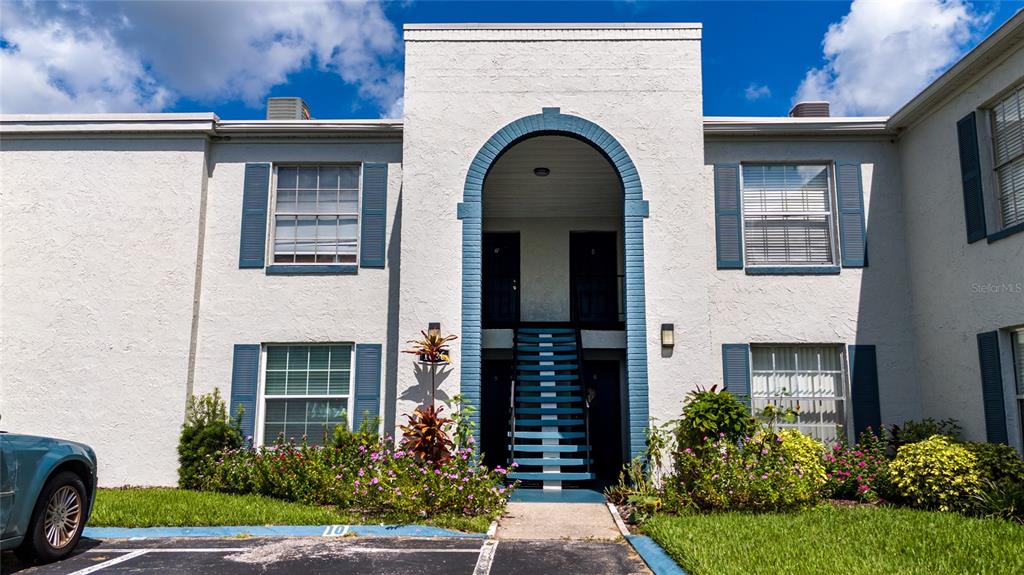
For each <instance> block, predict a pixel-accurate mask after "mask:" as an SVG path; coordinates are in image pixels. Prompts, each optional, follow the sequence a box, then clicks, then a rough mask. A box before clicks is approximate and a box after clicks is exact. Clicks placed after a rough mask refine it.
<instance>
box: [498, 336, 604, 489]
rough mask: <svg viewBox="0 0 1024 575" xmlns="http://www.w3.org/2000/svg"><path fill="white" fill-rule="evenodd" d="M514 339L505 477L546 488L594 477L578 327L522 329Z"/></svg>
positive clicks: (556, 487)
mask: <svg viewBox="0 0 1024 575" xmlns="http://www.w3.org/2000/svg"><path fill="white" fill-rule="evenodd" d="M514 338H515V339H514V342H513V361H514V363H515V379H514V381H513V382H512V397H511V403H510V405H511V428H510V429H511V430H510V431H509V440H510V441H509V443H510V445H509V454H510V458H511V461H512V462H513V463H516V464H518V467H517V468H516V470H515V471H513V472H511V473H509V477H510V478H512V479H519V480H521V481H525V482H530V483H533V482H541V483H542V484H543V487H544V488H545V489H561V487H562V484H563V482H567V481H572V482H575V481H587V480H591V479H593V478H594V473H593V472H591V470H590V465H591V463H592V461H591V457H590V432H589V429H590V427H589V421H588V420H587V416H588V413H587V402H586V398H585V397H584V390H583V378H582V377H581V367H582V365H583V362H582V359H583V353H582V347H581V342H580V332H579V330H577V329H573V328H568V327H522V328H519V329H517V330H516V331H515V336H514Z"/></svg>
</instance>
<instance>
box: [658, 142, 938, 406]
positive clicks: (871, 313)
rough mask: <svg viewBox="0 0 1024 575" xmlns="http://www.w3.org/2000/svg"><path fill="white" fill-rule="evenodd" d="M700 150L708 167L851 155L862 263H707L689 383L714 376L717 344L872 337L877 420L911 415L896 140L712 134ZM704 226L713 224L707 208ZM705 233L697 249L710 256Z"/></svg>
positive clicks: (915, 394) (717, 376)
mask: <svg viewBox="0 0 1024 575" xmlns="http://www.w3.org/2000/svg"><path fill="white" fill-rule="evenodd" d="M705 158H706V163H707V164H708V169H709V170H711V169H712V166H713V165H714V164H716V163H742V162H833V161H837V160H844V161H853V162H860V163H861V179H862V182H863V187H864V208H865V211H866V216H867V218H866V221H867V237H868V260H869V264H868V267H865V268H860V269H855V268H854V269H851V268H847V269H842V270H841V272H840V274H839V275H820V276H818V275H800V276H781V275H779V276H775V275H768V276H765V275H746V274H745V273H744V271H743V270H717V269H714V266H713V265H712V266H711V269H708V270H702V273H701V277H702V279H703V281H702V283H703V284H704V285H705V286H706V289H707V297H708V300H709V308H708V309H709V313H708V318H707V320H706V324H707V325H708V326H710V340H709V342H710V349H709V352H710V353H711V355H712V359H713V361H712V369H711V371H710V372H709V373H708V374H707V377H706V378H704V380H703V381H699V380H700V379H701V378H703V377H704V375H703V374H693V375H692V376H690V377H692V378H693V379H694V380H695V381H694V383H699V384H701V385H705V386H709V385H711V384H713V383H717V382H720V381H721V380H722V379H721V378H722V375H721V374H722V363H721V346H722V344H723V343H778V344H792V343H821V344H843V345H849V344H865V345H875V346H877V347H876V352H877V360H878V385H879V396H880V402H881V411H882V422H883V423H902V422H903V421H904V420H906V419H912V418H918V417H920V403H919V391H918V389H917V385H916V377H915V371H914V346H913V326H912V324H911V318H910V287H909V277H908V267H907V266H908V263H907V254H906V250H905V249H904V229H903V219H902V215H901V214H902V199H901V195H900V187H901V172H900V164H899V155H898V153H897V148H896V145H895V144H893V143H891V142H890V141H889V139H887V138H886V139H877V140H864V139H859V140H858V139H854V140H849V139H848V140H846V141H843V140H841V139H836V138H834V137H828V138H826V137H819V138H813V137H804V138H801V139H799V140H793V139H790V140H785V139H777V140H764V139H761V140H752V139H742V138H717V139H710V140H709V141H707V142H706V143H705ZM708 193H709V194H710V193H713V192H712V191H710V190H709V191H708ZM707 225H708V226H710V227H711V228H712V229H713V227H714V214H713V213H708V214H707ZM711 237H712V239H711V240H710V241H709V243H708V244H707V246H706V248H707V249H708V250H710V251H711V253H712V255H713V254H714V249H715V246H714V241H713V235H712V236H711ZM677 329H678V328H677ZM683 329H688V328H687V327H683ZM684 353H686V351H685V350H684Z"/></svg>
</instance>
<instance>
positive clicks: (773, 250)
mask: <svg viewBox="0 0 1024 575" xmlns="http://www.w3.org/2000/svg"><path fill="white" fill-rule="evenodd" d="M742 173H743V176H742V180H743V181H742V186H743V246H744V251H745V252H746V260H747V265H748V266H758V265H765V266H772V265H787V266H788V265H834V264H835V248H834V245H833V238H834V233H833V223H832V222H833V217H832V193H831V187H830V185H829V170H828V166H827V165H824V164H821V165H795V164H744V165H743V170H742Z"/></svg>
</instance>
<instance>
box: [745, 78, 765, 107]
mask: <svg viewBox="0 0 1024 575" xmlns="http://www.w3.org/2000/svg"><path fill="white" fill-rule="evenodd" d="M743 95H744V96H746V98H747V101H748V102H756V101H757V100H760V99H761V98H771V96H772V91H771V88H769V87H768V86H765V85H764V84H757V83H754V82H751V83H750V85H749V86H747V89H746V90H744V91H743Z"/></svg>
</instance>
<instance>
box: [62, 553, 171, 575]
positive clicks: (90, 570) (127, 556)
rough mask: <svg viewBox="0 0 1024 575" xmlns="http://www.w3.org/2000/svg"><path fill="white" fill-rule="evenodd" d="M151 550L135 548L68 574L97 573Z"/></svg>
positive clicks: (87, 574)
mask: <svg viewBox="0 0 1024 575" xmlns="http://www.w3.org/2000/svg"><path fill="white" fill-rule="evenodd" d="M150 551H152V549H135V550H134V551H131V552H130V553H127V554H125V555H122V556H120V557H115V558H113V559H111V560H110V561H104V562H103V563H97V564H96V565H93V566H91V567H86V568H85V569H79V570H78V571H75V572H74V573H69V574H68V575H89V573H95V572H97V571H99V570H100V569H104V568H106V567H110V566H112V565H117V564H118V563H124V562H125V561H130V560H132V559H134V558H136V557H138V556H140V555H145V554H146V553H149V552H150ZM110 552H111V553H117V551H113V550H111V551H110Z"/></svg>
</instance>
